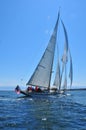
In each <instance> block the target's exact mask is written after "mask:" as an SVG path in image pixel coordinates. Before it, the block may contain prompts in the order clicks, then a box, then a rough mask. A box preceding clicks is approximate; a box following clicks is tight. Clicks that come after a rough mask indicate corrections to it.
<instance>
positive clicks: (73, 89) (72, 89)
mask: <svg viewBox="0 0 86 130" xmlns="http://www.w3.org/2000/svg"><path fill="white" fill-rule="evenodd" d="M76 90H86V88H71V89H67V91H76Z"/></svg>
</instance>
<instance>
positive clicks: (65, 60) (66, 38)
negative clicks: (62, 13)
mask: <svg viewBox="0 0 86 130" xmlns="http://www.w3.org/2000/svg"><path fill="white" fill-rule="evenodd" d="M61 23H62V26H63V30H64V35H65V44H64V51H63V56H62V73H61V82H62V76H63V72H64V69H65V76H66V64H67V61H68V36H67V31H66V28H65V26H64V23H63V21H61ZM64 85H66V87H67V78H66V77H65V81H64ZM64 85H63V86H64ZM60 87H61V84H60Z"/></svg>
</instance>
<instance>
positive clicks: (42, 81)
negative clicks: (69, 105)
mask: <svg viewBox="0 0 86 130" xmlns="http://www.w3.org/2000/svg"><path fill="white" fill-rule="evenodd" d="M59 22H60V12H59V13H58V17H57V21H56V24H55V27H54V29H53V33H52V35H51V37H50V40H49V43H48V45H47V47H46V49H45V51H44V53H43V56H42V57H41V59H40V61H39V63H38V65H37V67H36V69H35V70H34V72H33V74H32V76H31V78H30V79H29V81H28V82H27V83H26V85H27V86H37V87H39V88H40V90H41V89H42V91H40V92H35V91H34V92H32V91H31V92H28V90H25V91H23V90H21V89H20V88H19V86H17V87H16V90H17V89H18V91H20V93H22V94H24V95H26V96H32V95H34V93H35V94H36V95H37V94H38V95H39V93H40V95H41V94H44V95H45V94H51V92H54V93H60V92H62V91H63V92H64V91H65V90H66V89H67V66H66V65H67V62H68V54H69V57H70V74H69V77H70V80H71V85H72V81H73V67H72V57H71V53H70V50H69V45H68V36H67V31H66V28H65V26H64V23H63V21H62V20H61V24H62V27H63V30H64V36H65V44H64V50H63V56H62V59H61V61H62V66H61V65H60V64H61V62H60V57H59V54H58V59H57V69H56V74H55V80H54V83H53V86H52V87H51V80H52V73H53V64H54V58H55V57H54V55H55V50H56V49H55V48H56V43H57V31H58V26H59ZM57 46H58V45H57ZM57 48H58V47H57ZM57 51H58V52H59V48H58V49H57ZM61 67H62V69H61ZM64 72H65V76H64V84H63V87H62V80H63V73H64Z"/></svg>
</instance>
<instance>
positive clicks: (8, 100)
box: [0, 90, 86, 130]
mask: <svg viewBox="0 0 86 130" xmlns="http://www.w3.org/2000/svg"><path fill="white" fill-rule="evenodd" d="M21 96H22V95H17V94H16V93H15V92H14V91H0V130H86V91H84V90H81V91H80V90H77V91H68V92H67V93H66V95H50V96H47V97H44V98H43V97H41V98H35V97H34V98H25V97H21Z"/></svg>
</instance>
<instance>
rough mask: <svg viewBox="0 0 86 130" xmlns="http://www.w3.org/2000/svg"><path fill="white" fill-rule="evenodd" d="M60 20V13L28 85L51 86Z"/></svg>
mask: <svg viewBox="0 0 86 130" xmlns="http://www.w3.org/2000/svg"><path fill="white" fill-rule="evenodd" d="M58 22H59V13H58V18H57V21H56V25H55V28H54V30H53V33H52V35H51V38H50V40H49V43H48V46H47V48H46V50H45V52H44V54H43V56H42V58H41V60H40V62H39V64H38V65H37V67H36V69H35V71H34V73H33V75H32V76H31V78H30V80H29V81H28V82H27V84H26V85H33V86H40V87H47V88H49V87H50V81H51V74H52V67H53V60H54V52H55V45H56V38H57V28H58Z"/></svg>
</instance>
